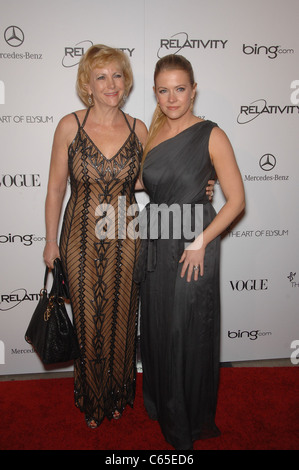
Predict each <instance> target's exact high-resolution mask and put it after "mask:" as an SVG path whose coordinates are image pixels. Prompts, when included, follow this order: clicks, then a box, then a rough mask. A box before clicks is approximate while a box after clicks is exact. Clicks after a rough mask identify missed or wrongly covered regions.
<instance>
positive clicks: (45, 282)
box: [44, 266, 49, 290]
mask: <svg viewBox="0 0 299 470" xmlns="http://www.w3.org/2000/svg"><path fill="white" fill-rule="evenodd" d="M48 274H49V268H48V266H46V271H45V276H44V290H47V279H48Z"/></svg>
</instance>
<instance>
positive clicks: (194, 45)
mask: <svg viewBox="0 0 299 470" xmlns="http://www.w3.org/2000/svg"><path fill="white" fill-rule="evenodd" d="M226 44H227V39H225V40H223V39H191V38H189V35H188V33H185V32H180V33H175V34H173V35H172V36H170V38H164V39H160V47H159V49H158V51H157V56H158V57H159V59H160V58H161V57H164V56H165V55H167V54H178V53H179V52H180V51H181V50H182V49H200V50H205V49H208V50H210V49H219V50H223V49H225V46H226Z"/></svg>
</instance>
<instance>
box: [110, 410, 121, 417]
mask: <svg viewBox="0 0 299 470" xmlns="http://www.w3.org/2000/svg"><path fill="white" fill-rule="evenodd" d="M112 417H113V419H119V418H120V417H121V413H120V412H119V411H117V410H115V411H114V412H113V413H112Z"/></svg>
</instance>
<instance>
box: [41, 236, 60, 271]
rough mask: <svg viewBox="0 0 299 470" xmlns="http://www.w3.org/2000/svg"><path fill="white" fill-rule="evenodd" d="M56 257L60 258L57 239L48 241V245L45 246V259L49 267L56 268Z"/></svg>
mask: <svg viewBox="0 0 299 470" xmlns="http://www.w3.org/2000/svg"><path fill="white" fill-rule="evenodd" d="M56 258H60V253H59V248H58V245H57V243H56V241H49V242H46V246H45V248H44V261H45V263H46V265H47V266H48V268H50V269H53V268H54V260H55V259H56Z"/></svg>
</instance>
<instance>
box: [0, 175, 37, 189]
mask: <svg viewBox="0 0 299 470" xmlns="http://www.w3.org/2000/svg"><path fill="white" fill-rule="evenodd" d="M12 186H15V187H16V188H22V187H25V188H37V187H39V186H41V181H40V175H38V174H31V175H30V174H28V175H1V178H0V187H5V188H11V187H12Z"/></svg>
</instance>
